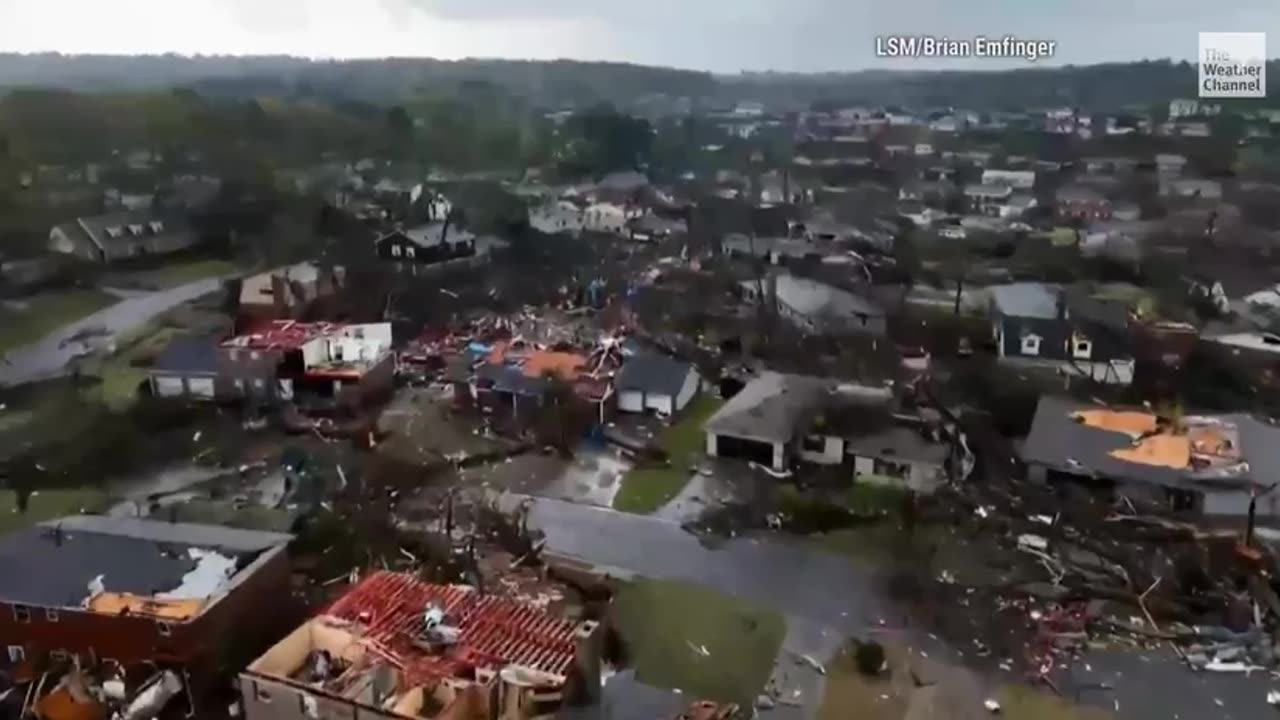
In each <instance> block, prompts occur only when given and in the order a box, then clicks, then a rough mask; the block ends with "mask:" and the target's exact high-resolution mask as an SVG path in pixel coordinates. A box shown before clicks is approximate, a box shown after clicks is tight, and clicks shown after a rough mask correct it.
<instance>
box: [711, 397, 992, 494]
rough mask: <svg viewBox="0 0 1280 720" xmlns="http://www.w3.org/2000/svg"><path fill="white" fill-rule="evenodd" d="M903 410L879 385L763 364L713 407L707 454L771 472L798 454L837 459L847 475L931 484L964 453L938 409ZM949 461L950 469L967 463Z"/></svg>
mask: <svg viewBox="0 0 1280 720" xmlns="http://www.w3.org/2000/svg"><path fill="white" fill-rule="evenodd" d="M926 415H927V414H915V413H908V412H902V411H901V410H900V409H898V408H897V406H896V403H895V400H894V397H893V395H892V393H891V392H890V391H889V390H888V389H886V388H875V387H868V386H863V385H856V384H848V383H840V382H837V381H835V380H831V379H828V378H820V377H813V376H806V375H787V374H783V373H776V372H765V373H762V374H761V375H759V376H758V377H756V378H754V379H753V380H752V381H751V382H749V383H747V385H746V386H744V387H743V388H742V389H741V390H740V391H738V393H737V394H736V395H734V396H733V397H732V398H730V399H729V400H728V402H726V403H725V404H724V406H722V407H721V408H720V410H719V411H717V412H716V413H715V414H714V415H712V416H711V417H710V418H709V419H708V420H707V422H706V423H705V425H704V426H703V430H704V432H705V433H706V443H707V446H706V452H707V455H709V456H711V457H722V458H737V459H741V460H747V461H749V462H754V463H757V464H759V465H762V466H764V467H767V468H769V469H770V470H772V471H773V472H775V473H783V472H787V471H788V470H790V469H791V468H792V467H793V466H794V465H795V464H797V463H800V462H806V463H812V464H815V465H844V466H846V467H848V468H850V480H851V482H873V483H879V484H890V485H896V486H900V487H904V488H909V489H912V490H915V491H917V492H931V491H933V490H934V489H936V488H937V487H938V486H939V485H941V484H942V483H943V482H944V481H945V480H946V479H947V477H948V473H949V472H950V470H951V468H952V467H953V464H952V463H953V458H957V457H963V456H965V455H966V453H963V452H961V448H962V446H963V444H962V443H957V439H958V438H959V433H958V431H957V430H956V429H954V428H949V427H946V426H945V424H944V423H943V422H942V419H941V418H940V417H936V416H935V417H928V416H926ZM971 464H972V463H971V459H970V461H968V462H967V463H956V464H955V465H954V467H955V468H956V469H957V470H960V471H962V472H963V471H964V470H966V469H967V467H971Z"/></svg>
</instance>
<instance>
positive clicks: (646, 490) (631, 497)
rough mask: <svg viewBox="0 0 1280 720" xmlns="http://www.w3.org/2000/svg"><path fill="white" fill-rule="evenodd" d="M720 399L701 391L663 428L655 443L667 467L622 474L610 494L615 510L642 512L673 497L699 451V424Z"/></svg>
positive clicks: (701, 440)
mask: <svg viewBox="0 0 1280 720" xmlns="http://www.w3.org/2000/svg"><path fill="white" fill-rule="evenodd" d="M722 402H723V401H721V400H720V398H717V397H714V396H711V395H702V396H700V397H698V398H697V399H696V400H694V401H693V402H692V403H690V405H689V407H687V408H685V410H684V413H682V414H681V416H680V419H679V420H678V421H676V423H675V424H674V425H672V426H671V427H668V428H667V429H666V430H664V431H663V433H662V437H660V438H659V439H658V444H659V445H660V446H661V447H662V449H663V450H665V451H666V452H667V455H668V457H669V458H670V460H671V463H670V465H669V466H667V467H662V468H648V467H638V468H635V469H634V470H632V471H631V472H629V473H627V474H626V476H625V477H623V478H622V487H621V488H620V489H619V490H618V494H617V495H615V496H614V498H613V507H614V509H615V510H622V511H623V512H629V513H636V514H640V515H645V514H648V513H651V512H653V511H655V510H657V509H658V508H660V507H662V506H663V505H665V504H667V502H669V501H670V500H671V499H672V498H674V497H675V496H676V495H679V494H680V490H681V489H682V488H683V487H684V486H685V484H686V483H688V482H689V478H690V477H691V476H692V473H691V472H690V470H689V465H690V463H692V462H693V461H694V459H695V458H696V457H697V456H698V455H699V454H700V453H701V452H702V449H703V447H704V444H705V442H706V440H705V438H706V436H705V435H704V434H703V432H702V424H703V423H705V422H706V421H707V418H709V417H711V416H712V415H713V414H715V411H716V410H718V409H720V405H721V404H722Z"/></svg>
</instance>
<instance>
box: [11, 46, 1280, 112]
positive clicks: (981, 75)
mask: <svg viewBox="0 0 1280 720" xmlns="http://www.w3.org/2000/svg"><path fill="white" fill-rule="evenodd" d="M1269 67H1270V72H1268V73H1267V74H1268V76H1269V77H1270V86H1269V91H1268V95H1269V96H1270V97H1271V98H1280V62H1272V63H1271V64H1270V66H1269ZM21 86H45V87H58V88H65V89H69V90H77V91H116V90H142V89H153V88H169V87H174V86H180V87H187V88H190V89H193V90H195V91H197V92H200V93H202V94H209V95H225V96H231V97H251V96H256V97H261V96H265V95H286V96H289V95H292V96H301V97H317V98H325V99H329V100H354V101H364V102H400V101H403V100H405V99H407V98H410V97H413V96H420V95H429V94H435V93H440V92H445V93H449V92H455V91H458V90H460V89H461V90H463V91H464V92H465V91H466V90H467V89H468V88H470V89H471V90H474V89H475V88H476V86H490V87H493V88H496V89H500V90H501V91H503V92H505V93H507V94H510V95H512V96H515V97H519V98H522V99H523V100H525V101H527V102H529V103H530V104H533V105H537V106H540V107H567V106H583V105H587V104H591V103H595V102H600V101H608V102H614V103H619V104H627V103H630V102H632V101H636V100H639V99H643V98H651V97H653V96H667V97H671V98H676V97H688V98H693V99H698V100H703V101H710V102H714V103H716V104H720V105H730V104H732V103H734V102H737V101H741V100H759V101H763V102H765V103H767V104H769V105H771V106H784V107H792V108H802V107H809V106H810V105H812V104H814V103H823V102H826V103H836V104H868V105H902V106H910V107H946V106H963V107H967V108H974V109H979V110H989V109H1014V108H1025V107H1044V106H1063V105H1069V106H1083V107H1088V108H1090V109H1095V110H1113V109H1115V110H1118V109H1120V108H1123V107H1126V106H1147V105H1152V104H1162V103H1167V102H1168V101H1169V100H1171V99H1174V98H1179V97H1194V96H1195V94H1196V68H1195V66H1194V65H1192V64H1190V63H1187V62H1180V63H1173V62H1170V61H1168V60H1149V61H1142V62H1133V63H1112V64H1104V65H1088V66H1066V67H1044V68H1040V67H1029V68H1026V69H1018V70H1006V71H992V72H972V71H937V72H910V71H885V70H870V71H863V72H853V73H822V74H809V75H806V74H792V73H754V74H742V75H726V76H713V75H711V74H710V73H705V72H698V71H692V70H678V69H671V68H658V67H648V66H642V65H630V64H625V63H600V62H577V61H572V60H558V61H519V60H481V59H471V60H458V61H446V60H433V59H425V58H390V59H383V60H343V61H313V60H308V59H305V58H296V57H287V56H247V57H232V56H200V57H185V56H180V55H149V56H110V55H59V54H54V53H49V54H34V55H17V54H0V88H13V87H21ZM1250 102H1251V104H1255V105H1265V104H1266V101H1265V100H1264V101H1257V102H1253V101H1250ZM1272 102H1273V103H1275V104H1276V105H1280V100H1272Z"/></svg>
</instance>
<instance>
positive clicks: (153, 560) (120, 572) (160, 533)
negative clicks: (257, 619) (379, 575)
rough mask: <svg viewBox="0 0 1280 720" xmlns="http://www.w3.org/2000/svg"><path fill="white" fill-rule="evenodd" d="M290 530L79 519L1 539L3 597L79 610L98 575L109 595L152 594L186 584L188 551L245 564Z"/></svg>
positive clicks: (285, 539) (0, 590)
mask: <svg viewBox="0 0 1280 720" xmlns="http://www.w3.org/2000/svg"><path fill="white" fill-rule="evenodd" d="M289 540H290V536H289V535H282V534H279V533H265V532H255V531H250V530H236V529H232V528H224V527H217V526H211V525H189V524H185V523H167V522H159V521H154V520H144V519H139V518H112V517H102V516H89V515H84V516H73V517H67V518H62V519H59V520H54V521H49V522H44V523H40V524H39V525H34V526H31V527H28V528H25V529H23V530H19V531H17V532H13V533H10V534H9V535H6V536H5V537H3V538H0V599H2V600H4V601H7V602H10V603H15V604H21V605H30V606H35V607H79V606H80V605H81V603H82V602H83V601H84V599H85V598H86V597H87V596H88V595H89V589H88V588H89V583H90V582H91V581H93V580H94V578H96V577H98V576H99V575H101V576H102V583H103V587H104V588H105V589H106V590H108V591H111V592H123V593H130V594H136V595H148V596H149V595H154V594H157V593H162V592H167V591H171V590H174V589H176V588H178V587H179V586H180V585H182V582H183V576H184V575H185V574H187V573H188V572H190V571H191V570H192V569H194V568H195V565H196V563H195V561H194V560H193V559H192V558H191V557H190V556H189V555H188V554H187V550H188V549H190V548H200V549H205V550H217V551H218V552H219V553H221V554H223V555H226V556H228V557H233V558H235V559H236V560H237V561H238V565H239V567H244V566H245V565H247V564H248V563H249V562H251V560H252V558H253V557H255V556H256V555H257V554H259V553H261V552H262V551H265V550H267V549H269V548H272V547H275V546H277V545H281V544H283V543H287V542H288V541H289Z"/></svg>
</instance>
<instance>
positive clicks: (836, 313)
mask: <svg viewBox="0 0 1280 720" xmlns="http://www.w3.org/2000/svg"><path fill="white" fill-rule="evenodd" d="M760 285H761V283H757V282H755V281H752V280H746V281H743V282H742V283H740V284H739V286H740V288H741V289H742V294H743V297H744V298H746V300H747V301H749V302H752V303H759V302H766V303H769V304H771V305H772V306H773V308H774V309H775V310H776V311H777V313H778V315H780V316H781V317H783V318H784V319H786V320H787V321H788V322H790V323H792V324H793V325H795V326H796V327H798V328H800V329H801V330H804V331H805V332H809V333H818V334H827V333H831V334H844V333H857V334H864V335H884V334H885V329H886V316H885V311H884V309H883V308H881V307H880V306H879V305H877V304H875V303H874V302H872V301H871V300H868V299H867V298H864V297H862V296H860V295H855V294H854V293H851V292H849V291H847V290H841V289H840V288H837V287H833V286H831V285H828V284H826V283H823V282H818V281H817V280H811V279H809V278H804V277H800V276H797V275H792V274H790V273H777V274H771V275H769V276H768V277H767V278H765V280H764V283H763V285H764V292H765V295H766V296H765V298H761V297H760V289H761V288H760Z"/></svg>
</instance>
